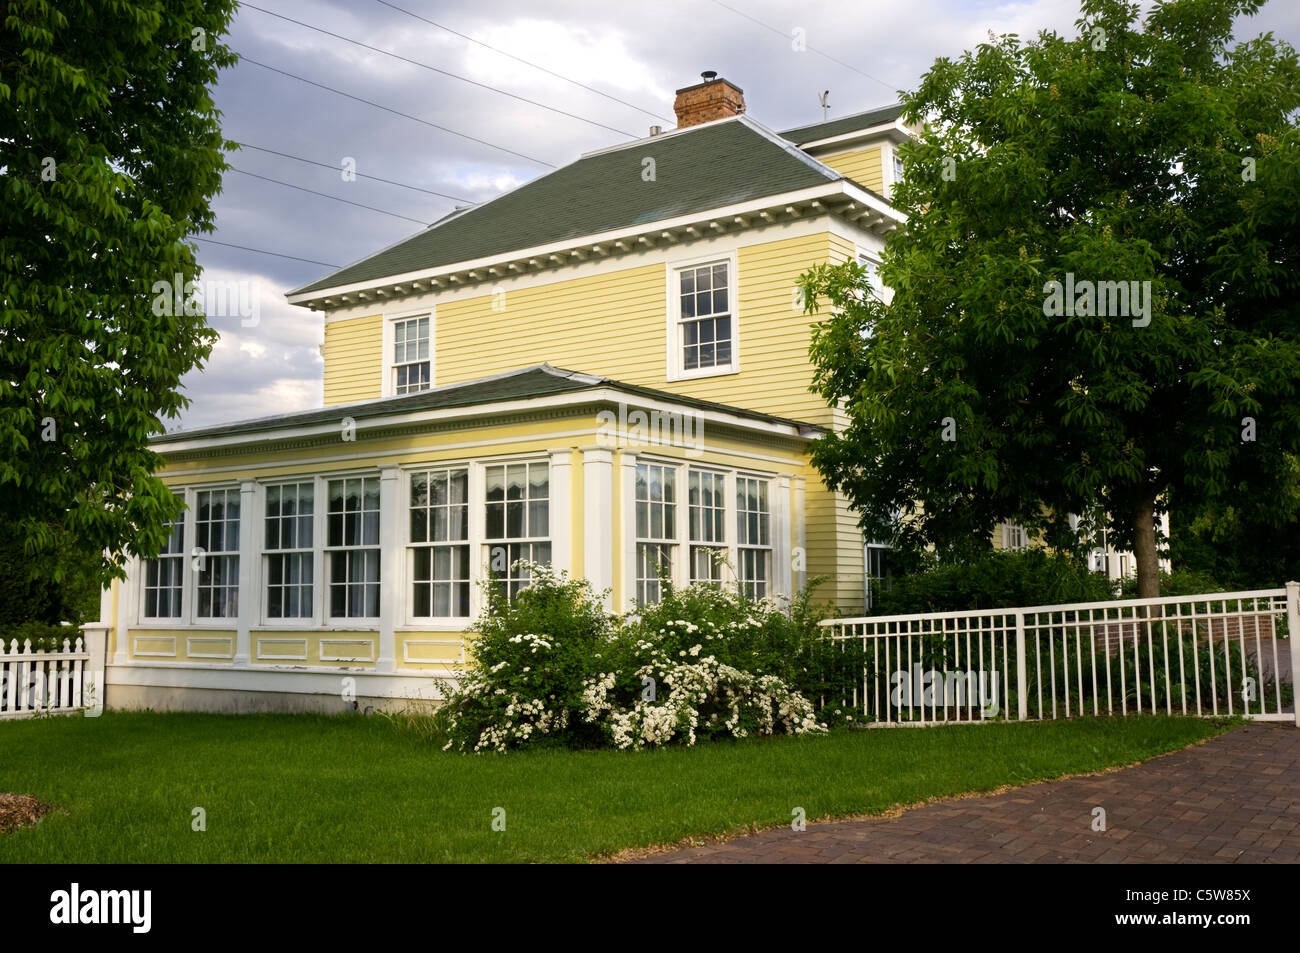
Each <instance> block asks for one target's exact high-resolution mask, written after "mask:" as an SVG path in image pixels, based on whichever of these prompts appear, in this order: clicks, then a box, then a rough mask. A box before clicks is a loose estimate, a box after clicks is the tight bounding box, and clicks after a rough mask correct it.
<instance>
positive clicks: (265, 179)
mask: <svg viewBox="0 0 1300 953" xmlns="http://www.w3.org/2000/svg"><path fill="white" fill-rule="evenodd" d="M230 171H231V172H238V173H239V174H240V175H247V176H249V177H250V178H254V179H261V180H262V181H263V182H273V183H275V184H276V185H283V186H284V187H285V188H286V189H297V190H298V191H299V192H309V193H310V194H312V195H319V196H320V197H321V198H326V199H333V200H334V201H335V202H342V203H343V204H344V205H355V206H356V207H357V208H364V209H369V210H370V211H372V212H379V213H380V214H381V215H391V216H392V217H393V218H404V219H406V220H407V221H408V222H415V224H417V225H428V224H429V223H428V222H424V221H421V220H420V219H418V218H411V216H409V215H399V214H397V213H396V212H390V211H388V210H386V209H382V208H375V207H374V206H373V205H363V204H361V203H360V202H353V201H352V200H351V199H341V198H339V197H338V196H337V195H330V194H329V193H328V192H317V191H316V190H315V189H305V188H303V187H302V186H301V185H294V184H293V183H292V182H281V181H280V180H279V179H272V178H270V177H269V176H265V175H258V174H257V173H256V172H245V171H244V170H243V169H236V168H235V167H234V166H233V165H232V166H231V167H230Z"/></svg>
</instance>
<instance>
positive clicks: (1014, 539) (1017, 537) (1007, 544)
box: [1002, 523, 1028, 552]
mask: <svg viewBox="0 0 1300 953" xmlns="http://www.w3.org/2000/svg"><path fill="white" fill-rule="evenodd" d="M1027 545H1028V543H1027V541H1026V538H1025V528H1024V527H1023V526H1017V525H1016V524H1015V523H1004V524H1003V526H1002V548H1003V549H1006V550H1009V551H1011V552H1018V551H1020V550H1022V549H1024V548H1025V547H1026V546H1027Z"/></svg>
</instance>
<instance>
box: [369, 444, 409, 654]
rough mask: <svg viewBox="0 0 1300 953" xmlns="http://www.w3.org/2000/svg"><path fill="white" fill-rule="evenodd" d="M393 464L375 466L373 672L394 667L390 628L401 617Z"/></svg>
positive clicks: (398, 510) (394, 644)
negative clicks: (376, 603)
mask: <svg viewBox="0 0 1300 953" xmlns="http://www.w3.org/2000/svg"><path fill="white" fill-rule="evenodd" d="M398 476H400V471H399V470H398V469H397V467H394V466H387V467H380V468H379V658H378V659H376V661H375V671H377V672H392V671H394V670H396V668H397V661H396V659H397V640H396V638H395V636H394V634H393V633H394V629H395V628H396V626H397V622H398V620H399V619H401V618H403V615H404V612H403V606H402V592H403V591H404V589H405V587H404V586H403V580H402V551H401V539H402V537H401V507H400V505H399V500H398V493H397V490H398Z"/></svg>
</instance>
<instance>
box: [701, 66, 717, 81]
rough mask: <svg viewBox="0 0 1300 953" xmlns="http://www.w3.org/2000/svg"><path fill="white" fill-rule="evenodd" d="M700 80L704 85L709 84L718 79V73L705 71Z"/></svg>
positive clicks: (709, 70) (710, 70)
mask: <svg viewBox="0 0 1300 953" xmlns="http://www.w3.org/2000/svg"><path fill="white" fill-rule="evenodd" d="M700 78H701V79H703V80H704V81H705V82H706V83H711V82H713V81H714V80H715V79H717V78H718V71H717V70H712V69H706V70H705V71H704V72H703V73H701V74H700Z"/></svg>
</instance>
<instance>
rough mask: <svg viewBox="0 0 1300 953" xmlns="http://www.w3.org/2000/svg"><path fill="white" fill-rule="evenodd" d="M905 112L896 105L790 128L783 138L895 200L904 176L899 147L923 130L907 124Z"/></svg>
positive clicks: (899, 105) (860, 182)
mask: <svg viewBox="0 0 1300 953" xmlns="http://www.w3.org/2000/svg"><path fill="white" fill-rule="evenodd" d="M902 113H903V106H902V104H901V103H894V104H893V105H890V106H882V107H880V108H879V109H872V110H870V111H868V112H863V113H857V114H856V115H853V116H844V117H842V118H840V119H830V120H827V121H825V122H819V123H814V124H813V125H810V126H800V127H798V128H796V129H787V130H786V131H785V132H782V133H781V136H782V137H783V138H785V139H788V140H790V141H791V142H793V143H794V144H795V145H797V146H798V147H799V148H800V149H802V150H803V151H804V152H806V153H808V155H810V156H813V157H814V158H816V159H818V160H820V161H822V162H824V163H826V164H827V165H828V166H830V167H831V168H832V169H834V170H835V171H837V172H840V173H842V174H844V175H847V176H848V177H849V178H851V179H853V180H854V181H855V182H857V183H858V184H859V185H863V186H865V187H867V188H868V189H871V191H873V192H875V193H876V194H878V195H883V196H885V197H886V198H891V197H892V196H893V191H894V183H896V182H898V181H899V180H901V179H902V177H903V163H902V160H901V159H900V157H899V155H898V146H899V145H900V144H901V143H903V142H906V141H907V140H908V139H911V138H912V137H913V136H915V135H916V134H917V133H918V132H919V131H920V127H919V126H916V125H911V126H909V125H907V124H905V123H904V122H903V121H902V118H901V117H902Z"/></svg>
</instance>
